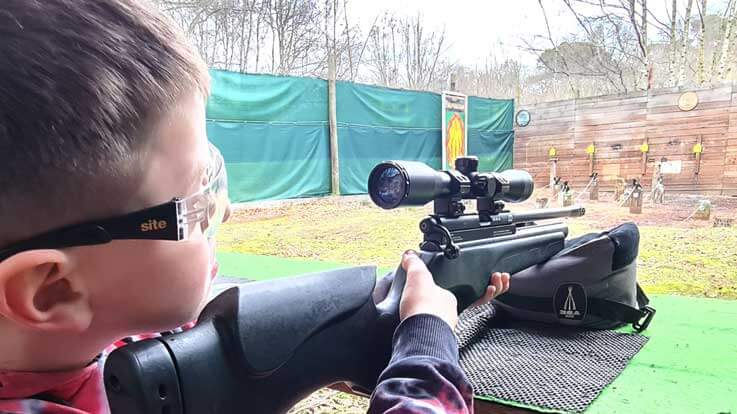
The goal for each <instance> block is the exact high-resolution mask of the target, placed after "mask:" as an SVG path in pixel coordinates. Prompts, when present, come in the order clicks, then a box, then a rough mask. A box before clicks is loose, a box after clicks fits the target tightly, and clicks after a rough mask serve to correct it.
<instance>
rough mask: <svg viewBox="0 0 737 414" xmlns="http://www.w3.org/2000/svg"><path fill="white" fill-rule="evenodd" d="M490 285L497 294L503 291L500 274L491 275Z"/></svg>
mask: <svg viewBox="0 0 737 414" xmlns="http://www.w3.org/2000/svg"><path fill="white" fill-rule="evenodd" d="M491 285H492V286H494V288H495V290H496V291H497V292H502V289H504V284H503V283H502V274H501V273H499V272H494V274H492V275H491Z"/></svg>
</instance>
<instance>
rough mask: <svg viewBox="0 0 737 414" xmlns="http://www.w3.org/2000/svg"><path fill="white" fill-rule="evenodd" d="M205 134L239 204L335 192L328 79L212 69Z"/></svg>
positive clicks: (234, 198) (232, 195) (231, 192)
mask: <svg viewBox="0 0 737 414" xmlns="http://www.w3.org/2000/svg"><path fill="white" fill-rule="evenodd" d="M211 75H212V94H211V96H210V99H209V100H208V105H207V118H208V121H207V134H208V136H209V138H210V140H211V141H212V142H213V143H214V144H215V145H216V146H217V147H218V148H219V149H220V151H221V152H222V153H223V158H224V159H225V163H226V164H225V166H226V169H227V171H228V179H229V183H228V184H229V190H230V199H231V201H234V202H244V201H253V200H264V199H272V198H293V197H307V196H318V195H324V194H327V193H329V192H330V141H329V137H328V126H327V119H328V118H327V82H326V81H324V80H319V79H309V78H294V77H284V76H279V77H277V76H270V75H244V74H237V73H230V72H224V71H219V70H214V71H212V72H211Z"/></svg>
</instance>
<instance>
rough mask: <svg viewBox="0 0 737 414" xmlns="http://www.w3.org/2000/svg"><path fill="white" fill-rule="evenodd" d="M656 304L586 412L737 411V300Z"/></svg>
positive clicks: (252, 270) (314, 265) (264, 265)
mask: <svg viewBox="0 0 737 414" xmlns="http://www.w3.org/2000/svg"><path fill="white" fill-rule="evenodd" d="M218 260H219V261H220V273H221V274H222V275H224V276H239V277H244V278H248V279H256V280H265V279H271V278H277V277H285V276H291V275H297V274H302V273H309V272H317V271H321V270H327V269H334V268H337V267H346V266H349V265H347V264H340V263H328V262H320V261H314V260H301V259H282V258H277V257H268V256H256V255H245V254H238V253H219V254H218ZM385 271H388V269H381V270H380V272H385ZM380 274H383V273H380ZM652 305H653V307H655V308H656V309H657V314H656V316H655V319H654V320H653V324H652V325H651V326H650V328H649V329H648V330H647V331H646V332H645V334H646V335H648V336H649V337H650V341H649V342H648V343H647V345H646V346H645V347H644V348H643V350H642V351H640V353H638V354H637V356H635V358H634V359H633V360H632V361H631V362H630V364H629V366H628V367H627V368H626V369H625V370H624V372H623V373H622V374H621V375H620V376H619V377H618V378H617V379H616V380H615V381H614V382H613V383H612V384H611V385H610V386H609V387H607V388H606V389H605V390H604V391H603V392H602V393H601V395H600V396H599V397H598V398H597V399H596V400H595V401H594V403H593V404H592V405H591V406H590V407H589V409H588V410H586V413H628V414H629V413H714V414H716V413H736V414H737V301H727V300H717V299H703V298H690V297H677V296H664V295H656V296H653V297H652ZM623 330H624V331H627V329H623Z"/></svg>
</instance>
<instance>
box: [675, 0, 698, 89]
mask: <svg viewBox="0 0 737 414" xmlns="http://www.w3.org/2000/svg"><path fill="white" fill-rule="evenodd" d="M692 7H693V0H688V3H687V4H686V16H685V17H684V18H683V29H682V30H681V41H680V47H681V53H680V58H679V60H678V81H677V83H674V84H675V85H678V86H681V85H683V84H684V83H685V81H686V52H687V50H688V44H689V34H690V32H691V8H692Z"/></svg>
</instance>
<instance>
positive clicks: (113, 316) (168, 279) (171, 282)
mask: <svg viewBox="0 0 737 414" xmlns="http://www.w3.org/2000/svg"><path fill="white" fill-rule="evenodd" d="M130 243H136V245H129V244H130ZM113 244H119V246H116V250H115V251H111V252H109V253H110V254H108V255H107V257H108V259H109V261H108V262H107V263H103V261H101V260H95V262H96V263H95V265H96V266H97V267H98V268H100V269H99V271H100V272H102V271H105V270H102V269H106V271H107V272H108V274H107V277H105V278H104V281H100V282H99V283H98V285H97V288H96V289H94V291H95V293H96V295H98V298H97V299H96V300H95V303H96V306H95V311H96V312H98V313H99V316H100V317H101V318H100V319H98V320H104V321H107V322H108V323H109V324H110V325H113V326H119V327H120V329H124V330H135V331H141V330H143V331H145V330H155V331H157V330H168V329H173V328H176V327H177V326H176V325H179V324H183V323H186V322H189V321H190V320H191V319H193V318H194V317H196V315H197V312H199V310H200V309H201V307H202V305H203V303H204V300H205V298H206V296H207V293H208V291H209V288H210V284H211V275H212V273H211V272H212V265H213V264H214V262H213V260H212V258H213V257H214V256H213V255H212V254H211V249H210V246H208V243H207V242H206V241H204V240H201V241H191V242H190V241H185V242H163V241H146V242H140V241H139V242H134V241H124V242H113V243H110V247H113V246H112V245H113ZM98 257H100V256H98ZM95 273H97V272H95ZM98 274H99V273H98ZM101 279H102V278H101Z"/></svg>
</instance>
